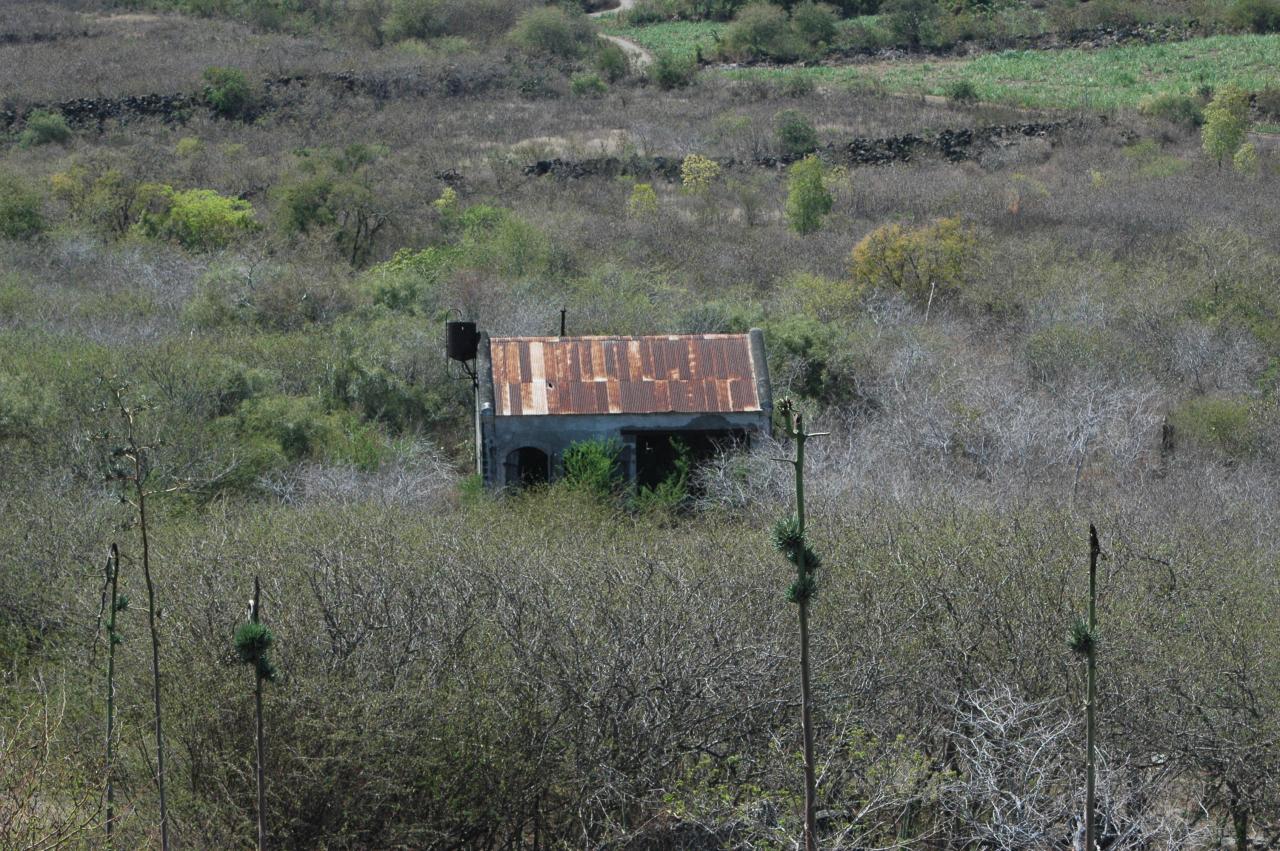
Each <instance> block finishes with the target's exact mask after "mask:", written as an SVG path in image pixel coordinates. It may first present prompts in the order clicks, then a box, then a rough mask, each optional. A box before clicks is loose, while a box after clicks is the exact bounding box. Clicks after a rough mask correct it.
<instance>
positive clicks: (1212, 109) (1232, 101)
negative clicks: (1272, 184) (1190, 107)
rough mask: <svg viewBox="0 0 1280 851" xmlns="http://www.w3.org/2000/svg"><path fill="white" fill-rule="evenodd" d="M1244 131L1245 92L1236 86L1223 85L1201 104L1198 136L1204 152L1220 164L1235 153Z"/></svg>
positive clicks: (1246, 129)
mask: <svg viewBox="0 0 1280 851" xmlns="http://www.w3.org/2000/svg"><path fill="white" fill-rule="evenodd" d="M1248 132H1249V93H1248V92H1246V91H1245V90H1244V89H1241V88H1238V87H1237V86H1223V87H1222V89H1221V90H1220V91H1219V92H1218V93H1217V94H1215V95H1214V96H1213V100H1212V101H1210V102H1209V105H1208V106H1206V107H1205V108H1204V127H1203V128H1202V129H1201V131H1200V139H1201V144H1202V145H1203V146H1204V150H1205V153H1207V154H1208V155H1209V156H1211V157H1213V159H1214V160H1215V161H1216V162H1217V163H1218V166H1219V168H1221V166H1222V162H1223V160H1230V159H1231V158H1232V157H1233V156H1235V153H1236V151H1238V150H1239V149H1240V146H1241V145H1242V144H1244V140H1245V137H1246V135H1247V134H1248Z"/></svg>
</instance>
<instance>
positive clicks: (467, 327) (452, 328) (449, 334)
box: [444, 322, 480, 361]
mask: <svg viewBox="0 0 1280 851" xmlns="http://www.w3.org/2000/svg"><path fill="white" fill-rule="evenodd" d="M479 344H480V335H479V334H478V333H477V332H476V323H474V322H446V323H444V350H445V353H446V354H447V355H448V356H449V359H450V360H460V361H469V360H475V359H476V349H477V348H478V346H479Z"/></svg>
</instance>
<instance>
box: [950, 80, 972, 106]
mask: <svg viewBox="0 0 1280 851" xmlns="http://www.w3.org/2000/svg"><path fill="white" fill-rule="evenodd" d="M947 97H948V98H950V99H951V100H953V101H955V102H956V103H974V102H975V101H977V100H978V89H977V87H975V86H974V85H973V83H972V82H971V81H970V80H953V81H952V82H950V83H948V84H947Z"/></svg>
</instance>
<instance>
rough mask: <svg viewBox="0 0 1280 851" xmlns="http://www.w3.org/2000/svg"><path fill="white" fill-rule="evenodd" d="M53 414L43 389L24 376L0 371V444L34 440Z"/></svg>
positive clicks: (52, 407)
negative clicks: (6, 441) (5, 441)
mask: <svg viewBox="0 0 1280 851" xmlns="http://www.w3.org/2000/svg"><path fill="white" fill-rule="evenodd" d="M53 412H54V406H53V400H52V399H51V398H50V397H49V394H48V391H47V390H46V389H45V388H44V387H42V386H41V385H39V384H38V383H36V382H33V381H31V380H30V379H29V378H27V377H26V376H21V375H12V374H8V373H4V372H0V441H2V440H14V439H25V440H36V439H37V438H38V437H39V435H40V434H41V433H42V432H43V431H44V428H45V425H46V423H47V422H48V421H49V419H50V418H51V417H52V415H53Z"/></svg>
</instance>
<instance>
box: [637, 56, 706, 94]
mask: <svg viewBox="0 0 1280 851" xmlns="http://www.w3.org/2000/svg"><path fill="white" fill-rule="evenodd" d="M697 72H698V66H697V65H696V64H695V63H694V61H693V58H692V57H689V56H684V55H682V54H679V53H674V52H672V51H660V52H658V53H657V54H656V55H655V56H654V58H653V63H652V64H651V65H649V79H651V80H652V81H653V82H654V83H656V84H657V86H658V88H660V89H662V90H663V91H669V90H671V89H681V88H684V87H685V86H687V85H689V84H690V83H692V82H693V77H694V75H695V74H696V73H697Z"/></svg>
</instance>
